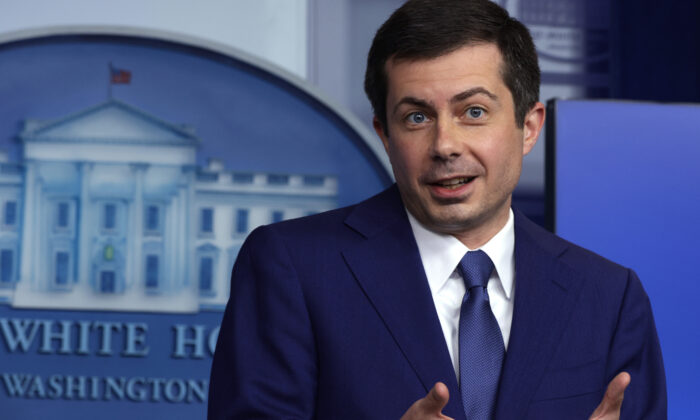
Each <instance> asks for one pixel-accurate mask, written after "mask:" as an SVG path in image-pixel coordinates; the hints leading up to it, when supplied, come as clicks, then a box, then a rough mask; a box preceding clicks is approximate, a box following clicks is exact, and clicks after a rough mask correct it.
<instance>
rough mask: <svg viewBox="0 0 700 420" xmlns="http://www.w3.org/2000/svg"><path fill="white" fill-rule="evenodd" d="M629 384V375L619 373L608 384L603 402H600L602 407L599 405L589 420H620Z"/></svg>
mask: <svg viewBox="0 0 700 420" xmlns="http://www.w3.org/2000/svg"><path fill="white" fill-rule="evenodd" d="M629 384H630V375H629V373H627V372H620V373H618V374H617V376H615V377H614V378H613V380H612V381H610V384H608V389H607V390H606V391H605V395H604V396H603V401H601V402H600V405H598V407H597V408H596V409H595V411H594V412H593V414H591V417H589V419H588V420H618V419H619V418H620V409H621V408H622V399H623V398H624V396H625V388H627V385H629Z"/></svg>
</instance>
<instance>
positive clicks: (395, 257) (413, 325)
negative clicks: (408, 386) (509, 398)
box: [343, 187, 463, 418]
mask: <svg viewBox="0 0 700 420" xmlns="http://www.w3.org/2000/svg"><path fill="white" fill-rule="evenodd" d="M346 224H348V226H350V227H351V228H352V229H354V230H356V231H358V232H359V233H361V234H362V235H363V236H365V238H366V240H365V241H362V242H360V243H358V244H356V245H355V246H353V247H352V248H349V249H346V250H345V251H343V257H344V258H345V261H346V263H347V264H348V266H349V267H350V269H351V270H352V272H353V274H354V276H355V278H356V279H357V281H358V283H359V284H360V286H361V287H362V289H363V290H364V292H365V294H366V295H367V297H368V299H369V300H370V302H371V303H372V305H373V306H374V308H375V309H376V311H377V313H378V314H379V316H380V317H381V319H382V320H383V322H384V324H385V325H386V327H387V329H388V331H389V333H390V334H391V335H392V337H393V338H394V340H395V341H396V344H397V345H398V347H399V348H400V350H401V352H402V353H403V355H404V356H405V357H406V359H407V361H408V363H409V365H410V366H411V368H412V369H413V370H414V371H415V373H416V375H417V376H418V378H419V380H420V382H421V383H422V384H423V387H424V388H425V392H428V391H429V390H430V388H432V386H433V385H434V384H435V382H438V381H441V382H443V383H445V384H446V385H447V387H448V389H449V391H450V395H451V398H450V400H449V403H448V405H447V407H446V409H445V412H446V413H450V415H452V416H458V417H457V418H462V416H463V410H462V405H461V401H460V398H459V388H458V385H457V379H456V377H455V373H454V370H453V367H452V363H451V361H450V356H449V352H448V351H447V346H446V344H445V338H444V336H443V333H442V329H441V327H440V321H439V319H438V316H437V313H436V311H435V305H434V303H433V300H432V296H431V293H430V288H429V286H428V282H427V279H426V277H425V272H424V269H423V265H422V263H421V259H420V254H419V252H418V247H417V245H416V243H415V239H414V237H413V233H412V230H411V227H410V224H409V222H408V218H407V216H406V213H405V210H404V208H403V206H402V204H401V201H400V199H399V195H398V192H397V191H396V188H395V187H394V188H392V189H390V190H388V191H387V192H385V193H383V194H381V195H380V196H379V198H378V199H373V200H370V201H368V202H365V203H364V204H361V205H360V206H358V208H357V209H356V210H355V212H353V214H352V215H351V216H350V217H349V218H348V220H347V221H346ZM407 408H408V407H407Z"/></svg>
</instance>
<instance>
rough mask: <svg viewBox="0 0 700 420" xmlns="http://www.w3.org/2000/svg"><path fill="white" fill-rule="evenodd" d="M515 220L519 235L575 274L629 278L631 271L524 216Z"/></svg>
mask: <svg viewBox="0 0 700 420" xmlns="http://www.w3.org/2000/svg"><path fill="white" fill-rule="evenodd" d="M516 220H517V221H518V222H519V224H520V229H518V230H516V232H518V231H519V232H521V234H525V235H528V236H530V238H531V240H532V241H534V242H535V243H537V244H538V245H539V246H541V247H542V248H544V249H546V251H547V252H549V253H551V254H552V255H554V256H557V257H559V260H560V261H561V262H563V263H565V264H566V265H568V266H569V267H571V268H572V269H573V270H575V271H577V272H584V273H587V274H588V275H590V276H595V277H601V278H603V277H604V278H627V277H628V276H629V273H630V271H631V270H630V269H629V268H627V267H624V266H622V265H620V264H618V263H616V262H614V261H611V260H609V259H607V258H605V257H603V256H601V255H599V254H597V253H595V252H594V251H591V250H589V249H586V248H584V247H582V246H579V245H577V244H575V243H573V242H571V241H568V240H566V239H564V238H562V237H560V236H557V235H555V234H554V233H551V232H549V231H548V230H546V229H544V228H542V227H541V226H539V225H537V224H535V223H534V222H532V221H530V220H528V219H527V218H525V217H524V216H520V217H518V218H517V219H516ZM517 224H518V223H516V225H517ZM516 235H517V233H516Z"/></svg>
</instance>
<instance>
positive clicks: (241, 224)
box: [233, 209, 250, 235]
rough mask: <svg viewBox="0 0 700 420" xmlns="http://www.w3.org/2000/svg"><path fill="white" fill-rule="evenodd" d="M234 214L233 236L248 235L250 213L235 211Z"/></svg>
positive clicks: (246, 210)
mask: <svg viewBox="0 0 700 420" xmlns="http://www.w3.org/2000/svg"><path fill="white" fill-rule="evenodd" d="M235 214H236V218H235V220H234V229H233V233H234V235H245V234H246V233H248V224H249V221H248V220H249V217H250V211H249V210H248V209H236V210H235Z"/></svg>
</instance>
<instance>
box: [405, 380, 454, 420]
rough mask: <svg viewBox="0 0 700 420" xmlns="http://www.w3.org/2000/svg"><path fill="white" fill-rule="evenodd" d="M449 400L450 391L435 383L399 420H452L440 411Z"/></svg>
mask: <svg viewBox="0 0 700 420" xmlns="http://www.w3.org/2000/svg"><path fill="white" fill-rule="evenodd" d="M449 399H450V391H448V390H447V386H445V384H443V383H442V382H438V383H436V384H435V385H434V386H433V388H432V389H431V390H430V391H429V392H428V394H427V395H426V396H425V397H423V398H421V399H420V400H418V401H416V402H415V403H413V405H412V406H411V407H410V408H409V409H408V411H406V413H404V415H403V416H402V417H401V420H427V419H431V420H432V419H441V420H452V419H451V418H450V417H447V416H445V415H444V414H442V409H443V408H444V407H445V405H447V401H448V400H449Z"/></svg>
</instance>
